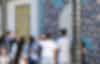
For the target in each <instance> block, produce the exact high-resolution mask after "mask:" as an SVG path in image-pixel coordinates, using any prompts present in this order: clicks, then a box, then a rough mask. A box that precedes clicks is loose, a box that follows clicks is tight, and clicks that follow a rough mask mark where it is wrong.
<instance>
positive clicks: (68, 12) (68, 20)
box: [59, 0, 73, 39]
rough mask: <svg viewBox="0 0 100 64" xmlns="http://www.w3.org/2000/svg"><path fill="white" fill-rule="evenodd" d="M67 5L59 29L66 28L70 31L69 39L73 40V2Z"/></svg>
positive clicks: (60, 19)
mask: <svg viewBox="0 0 100 64" xmlns="http://www.w3.org/2000/svg"><path fill="white" fill-rule="evenodd" d="M69 1H70V3H69V4H67V5H65V7H64V9H63V11H62V13H61V15H60V17H59V28H60V29H63V28H66V29H67V31H68V37H69V38H70V39H72V30H73V29H72V26H73V24H72V1H71V0H69Z"/></svg>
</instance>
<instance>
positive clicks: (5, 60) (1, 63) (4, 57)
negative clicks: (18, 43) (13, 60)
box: [0, 45, 10, 64]
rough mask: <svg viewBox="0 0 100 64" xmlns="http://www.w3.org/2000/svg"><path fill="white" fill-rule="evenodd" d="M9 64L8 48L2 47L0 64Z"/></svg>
mask: <svg viewBox="0 0 100 64" xmlns="http://www.w3.org/2000/svg"><path fill="white" fill-rule="evenodd" d="M9 62H10V60H9V55H8V48H7V47H6V46H4V45H3V47H2V48H1V54H0V64H9Z"/></svg>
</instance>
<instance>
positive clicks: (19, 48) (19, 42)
mask: <svg viewBox="0 0 100 64" xmlns="http://www.w3.org/2000/svg"><path fill="white" fill-rule="evenodd" d="M24 43H25V38H24V37H20V38H18V39H17V41H16V46H17V48H16V54H15V58H14V62H13V63H14V64H19V63H20V61H19V59H20V58H21V54H22V50H23V45H24Z"/></svg>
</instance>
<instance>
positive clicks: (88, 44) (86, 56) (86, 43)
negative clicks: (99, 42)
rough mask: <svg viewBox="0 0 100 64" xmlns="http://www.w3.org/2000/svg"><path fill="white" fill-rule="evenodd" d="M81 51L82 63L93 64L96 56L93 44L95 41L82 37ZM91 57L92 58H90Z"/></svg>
mask: <svg viewBox="0 0 100 64" xmlns="http://www.w3.org/2000/svg"><path fill="white" fill-rule="evenodd" d="M81 49H82V50H83V51H81V53H83V54H82V63H83V64H91V63H93V62H92V61H94V60H93V58H94V56H93V55H94V54H95V47H94V43H93V39H92V38H91V37H89V36H86V35H84V36H82V37H81ZM90 56H91V57H90Z"/></svg>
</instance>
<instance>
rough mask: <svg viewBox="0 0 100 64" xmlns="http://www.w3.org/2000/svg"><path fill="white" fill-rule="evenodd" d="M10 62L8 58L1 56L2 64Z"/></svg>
mask: <svg viewBox="0 0 100 64" xmlns="http://www.w3.org/2000/svg"><path fill="white" fill-rule="evenodd" d="M9 61H10V60H9V57H8V56H0V64H9Z"/></svg>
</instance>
